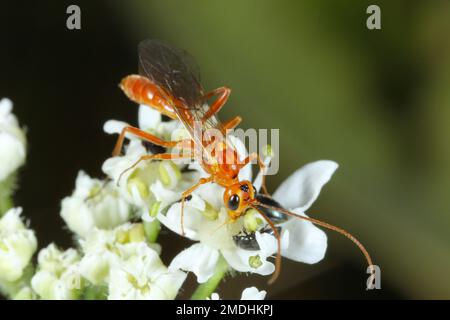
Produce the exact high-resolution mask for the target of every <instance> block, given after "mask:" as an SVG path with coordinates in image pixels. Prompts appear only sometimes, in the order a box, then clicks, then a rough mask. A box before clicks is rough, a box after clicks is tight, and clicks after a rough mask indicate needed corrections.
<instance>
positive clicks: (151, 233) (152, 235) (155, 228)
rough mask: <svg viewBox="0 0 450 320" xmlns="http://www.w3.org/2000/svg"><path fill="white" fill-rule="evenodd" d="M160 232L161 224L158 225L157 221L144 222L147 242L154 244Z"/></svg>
mask: <svg viewBox="0 0 450 320" xmlns="http://www.w3.org/2000/svg"><path fill="white" fill-rule="evenodd" d="M160 230H161V224H160V223H159V220H157V219H155V220H153V221H152V222H144V233H145V237H146V238H147V241H148V242H150V243H155V242H156V240H157V239H158V235H159V231H160Z"/></svg>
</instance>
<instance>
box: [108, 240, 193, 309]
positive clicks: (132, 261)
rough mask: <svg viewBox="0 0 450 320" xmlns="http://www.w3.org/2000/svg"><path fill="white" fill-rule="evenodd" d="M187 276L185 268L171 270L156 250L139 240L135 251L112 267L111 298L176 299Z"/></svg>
mask: <svg viewBox="0 0 450 320" xmlns="http://www.w3.org/2000/svg"><path fill="white" fill-rule="evenodd" d="M185 279H186V274H185V273H184V272H181V271H174V272H170V271H169V270H168V269H167V268H166V266H164V264H163V263H162V261H161V259H160V258H159V256H158V253H157V252H156V251H155V250H153V249H151V248H149V247H148V246H146V245H145V244H144V243H141V244H137V245H136V252H135V254H133V255H132V256H130V257H129V258H128V259H126V260H124V261H122V262H121V263H120V264H119V265H118V266H116V267H114V268H113V269H112V270H111V275H110V281H109V296H108V299H109V300H166V299H174V298H175V297H176V295H177V293H178V290H179V289H180V287H181V286H182V284H183V282H184V280H185Z"/></svg>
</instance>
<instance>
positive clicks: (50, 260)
mask: <svg viewBox="0 0 450 320" xmlns="http://www.w3.org/2000/svg"><path fill="white" fill-rule="evenodd" d="M79 260H80V257H79V255H78V252H77V251H76V250H75V249H68V250H66V251H61V250H59V249H58V248H57V247H56V245H55V244H53V243H52V244H50V245H49V246H48V247H47V248H45V249H42V250H41V251H40V252H39V255H38V271H37V272H36V274H35V275H34V276H33V278H32V279H31V287H32V288H33V290H34V291H35V292H36V293H37V294H38V296H39V297H40V298H41V299H44V300H72V299H77V298H78V296H79V294H80V291H81V287H82V281H81V276H80V272H79V266H78V263H79Z"/></svg>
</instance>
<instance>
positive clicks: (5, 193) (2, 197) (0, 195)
mask: <svg viewBox="0 0 450 320" xmlns="http://www.w3.org/2000/svg"><path fill="white" fill-rule="evenodd" d="M15 182H16V175H15V174H14V173H13V174H11V175H10V176H9V177H8V178H6V179H5V180H3V181H0V217H1V216H3V215H4V214H5V213H6V211H8V210H9V209H11V208H12V207H13V206H14V203H13V200H12V195H13V192H14V187H15V184H16V183H15Z"/></svg>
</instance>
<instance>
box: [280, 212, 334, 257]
mask: <svg viewBox="0 0 450 320" xmlns="http://www.w3.org/2000/svg"><path fill="white" fill-rule="evenodd" d="M293 212H294V213H297V214H299V215H302V216H305V217H306V215H305V214H304V213H303V212H302V211H301V210H300V209H295V210H293ZM282 228H283V234H285V233H289V240H288V241H286V242H287V243H288V244H287V246H282V248H281V254H282V255H283V256H285V257H287V258H289V259H291V260H294V261H298V262H304V263H309V264H313V263H317V262H319V261H320V260H322V259H323V257H324V256H325V252H326V250H327V235H326V234H325V232H323V231H322V230H321V229H319V228H317V227H316V226H315V225H314V224H313V223H312V222H309V221H305V220H302V219H296V218H292V219H290V220H289V221H287V222H285V223H283V224H282Z"/></svg>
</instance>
